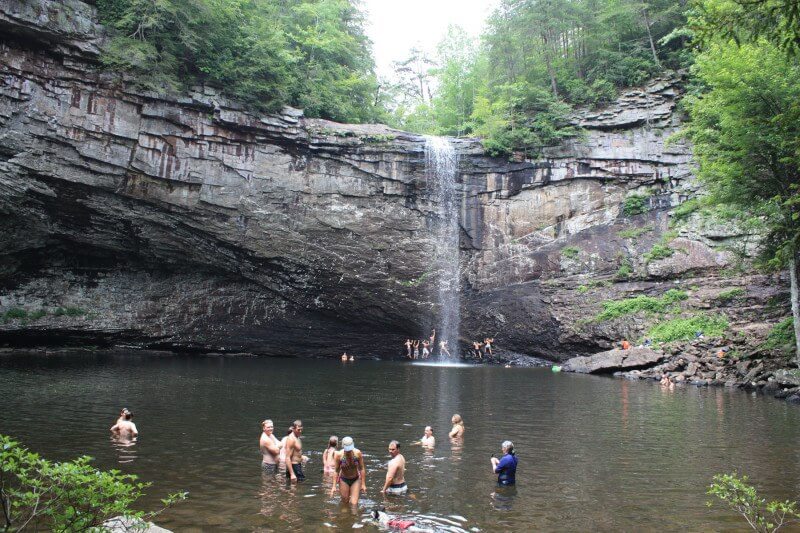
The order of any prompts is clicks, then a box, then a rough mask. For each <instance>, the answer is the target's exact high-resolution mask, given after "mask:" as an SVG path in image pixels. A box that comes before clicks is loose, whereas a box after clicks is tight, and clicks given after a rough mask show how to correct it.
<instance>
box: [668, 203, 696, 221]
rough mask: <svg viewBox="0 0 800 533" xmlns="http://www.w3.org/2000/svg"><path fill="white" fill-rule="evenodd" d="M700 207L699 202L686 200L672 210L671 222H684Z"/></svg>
mask: <svg viewBox="0 0 800 533" xmlns="http://www.w3.org/2000/svg"><path fill="white" fill-rule="evenodd" d="M700 207H701V201H700V200H698V199H697V198H691V199H689V200H686V201H685V202H683V203H682V204H680V205H679V206H677V207H676V208H675V209H673V210H672V217H673V220H676V221H683V220H686V219H687V218H689V216H690V215H691V214H692V213H694V212H695V211H697V210H698V209H700Z"/></svg>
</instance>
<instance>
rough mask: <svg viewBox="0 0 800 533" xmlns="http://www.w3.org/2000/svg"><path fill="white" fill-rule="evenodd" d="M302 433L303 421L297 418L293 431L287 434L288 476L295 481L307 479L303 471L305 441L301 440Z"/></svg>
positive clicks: (293, 424)
mask: <svg viewBox="0 0 800 533" xmlns="http://www.w3.org/2000/svg"><path fill="white" fill-rule="evenodd" d="M302 433H303V422H302V421H300V420H295V421H294V422H293V423H292V432H291V433H290V434H289V435H287V436H286V477H287V478H289V480H290V481H292V482H293V483H296V482H298V481H305V479H306V476H305V474H304V473H303V443H302V442H300V435H301V434H302Z"/></svg>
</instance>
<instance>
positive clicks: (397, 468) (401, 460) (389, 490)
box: [381, 440, 408, 494]
mask: <svg viewBox="0 0 800 533" xmlns="http://www.w3.org/2000/svg"><path fill="white" fill-rule="evenodd" d="M389 453H390V454H391V456H392V460H391V461H389V464H388V468H389V470H388V471H387V472H386V482H385V483H384V484H383V490H381V492H382V493H384V494H405V493H406V492H408V485H406V477H405V473H406V458H405V457H403V454H401V453H400V443H399V442H397V441H396V440H393V441H392V442H390V443H389Z"/></svg>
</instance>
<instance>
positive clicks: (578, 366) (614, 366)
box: [561, 348, 667, 374]
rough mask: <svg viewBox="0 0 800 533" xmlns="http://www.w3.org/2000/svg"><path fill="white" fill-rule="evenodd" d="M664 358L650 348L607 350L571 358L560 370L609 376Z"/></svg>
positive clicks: (648, 365)
mask: <svg viewBox="0 0 800 533" xmlns="http://www.w3.org/2000/svg"><path fill="white" fill-rule="evenodd" d="M666 357H667V356H666V354H664V353H663V352H657V351H655V350H651V349H650V348H631V349H630V350H608V351H605V352H600V353H596V354H594V355H590V356H588V357H573V358H572V359H569V360H568V361H566V362H565V363H564V365H563V366H562V367H561V368H562V370H563V371H565V372H576V373H579V374H610V373H612V372H615V371H617V370H633V369H642V368H647V367H650V366H653V365H656V364H658V363H660V362H662V361H663V360H664V359H665V358H666Z"/></svg>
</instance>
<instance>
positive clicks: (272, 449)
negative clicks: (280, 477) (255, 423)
mask: <svg viewBox="0 0 800 533" xmlns="http://www.w3.org/2000/svg"><path fill="white" fill-rule="evenodd" d="M274 430H275V425H274V424H273V423H272V420H270V419H266V420H264V421H263V422H261V438H260V439H259V441H258V447H259V449H261V468H263V469H264V472H266V473H268V474H275V473H277V472H278V463H279V458H280V453H281V441H279V440H278V438H277V437H276V436H275V434H274V433H273V432H274Z"/></svg>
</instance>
